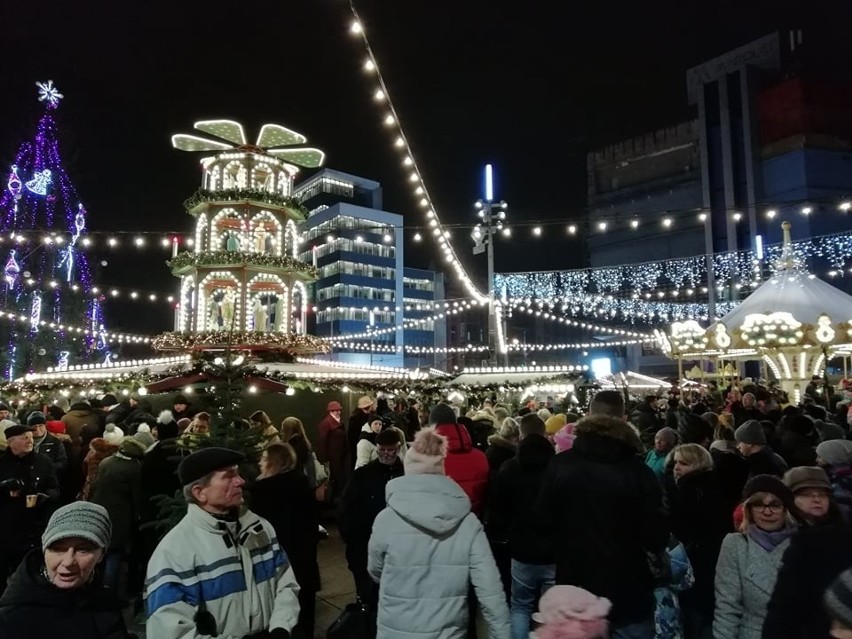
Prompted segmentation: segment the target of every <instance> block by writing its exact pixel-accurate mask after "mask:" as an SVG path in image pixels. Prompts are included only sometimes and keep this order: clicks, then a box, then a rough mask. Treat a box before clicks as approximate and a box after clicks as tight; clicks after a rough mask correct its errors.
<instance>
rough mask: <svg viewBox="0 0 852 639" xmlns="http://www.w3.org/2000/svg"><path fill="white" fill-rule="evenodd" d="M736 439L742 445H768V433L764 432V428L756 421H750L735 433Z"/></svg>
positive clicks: (744, 423)
mask: <svg viewBox="0 0 852 639" xmlns="http://www.w3.org/2000/svg"><path fill="white" fill-rule="evenodd" d="M734 439H736V440H737V442H739V443H741V444H759V445H761V446H765V445H766V433H764V432H763V426H761V425H760V422H759V421H757V420H756V419H749V420H748V421H745V422H743V423H742V425H741V426H740V427H739V428H737V430H735V431H734Z"/></svg>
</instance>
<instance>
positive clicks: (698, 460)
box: [666, 444, 713, 473]
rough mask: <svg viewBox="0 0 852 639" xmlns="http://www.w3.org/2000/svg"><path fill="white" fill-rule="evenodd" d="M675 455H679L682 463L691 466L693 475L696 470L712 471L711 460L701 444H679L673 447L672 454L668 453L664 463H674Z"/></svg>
mask: <svg viewBox="0 0 852 639" xmlns="http://www.w3.org/2000/svg"><path fill="white" fill-rule="evenodd" d="M675 455H680V457H681V459H683V461H684V463H686V464H689V465H690V466H692V471H691V472H693V473H694V472H695V471H698V470H713V458H712V457H711V456H710V453H709V452H708V450H707V449H706V448H704V446H702V445H701V444H681V445H679V446H675V447H674V448H673V449H672V452H670V453H669V457H668V459H667V460H666V461H667V462H668V461H674V458H675Z"/></svg>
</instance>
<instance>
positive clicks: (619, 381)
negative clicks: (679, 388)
mask: <svg viewBox="0 0 852 639" xmlns="http://www.w3.org/2000/svg"><path fill="white" fill-rule="evenodd" d="M597 382H598V383H599V384H600V385H601V386H603V387H613V388H622V387H625V386H626V387H627V388H628V389H631V388H635V389H644V390H651V389H653V390H657V389H660V388H671V387H672V385H671V384H670V383H669V382H667V381H666V380H664V379H658V378H657V377H651V376H650V375H643V374H642V373H637V372H635V371H624V372H621V373H613V374H611V375H604V376H603V377H598V379H597Z"/></svg>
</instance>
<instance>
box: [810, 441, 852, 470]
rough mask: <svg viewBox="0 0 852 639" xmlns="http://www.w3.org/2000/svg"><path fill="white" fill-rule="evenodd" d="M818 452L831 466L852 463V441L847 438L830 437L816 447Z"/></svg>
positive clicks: (818, 455)
mask: <svg viewBox="0 0 852 639" xmlns="http://www.w3.org/2000/svg"><path fill="white" fill-rule="evenodd" d="M816 454H817V457H819V458H820V459H821V460H822V461H824V462H825V463H826V464H828V465H829V466H840V465H843V464H852V442H850V441H848V440H846V439H830V440H828V441H827V442H822V443H821V444H820V445H819V446H817V447H816Z"/></svg>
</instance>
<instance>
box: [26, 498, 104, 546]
mask: <svg viewBox="0 0 852 639" xmlns="http://www.w3.org/2000/svg"><path fill="white" fill-rule="evenodd" d="M69 537H82V538H83V539H87V540H88V541H91V542H92V543H93V544H96V545H97V546H98V547H99V548H109V541H110V538H111V537H112V522H111V521H110V518H109V513H108V512H107V510H106V508H104V507H103V506H100V505H98V504H93V503H91V502H88V501H75V502H73V503H70V504H68V505H67V506H63V507H62V508H59V509H58V510H57V511H56V512H54V513H53V515H52V516H51V517H50V521H49V522H47V528H45V530H44V534H43V535H42V536H41V549H42V552H43V551H45V550H47V549H48V548H49V547H50V546H51V545H52V544H54V543H55V542H57V541H60V540H62V539H68V538H69Z"/></svg>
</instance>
